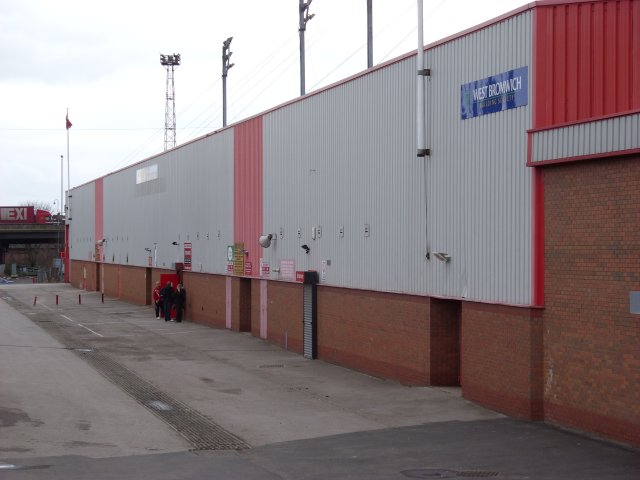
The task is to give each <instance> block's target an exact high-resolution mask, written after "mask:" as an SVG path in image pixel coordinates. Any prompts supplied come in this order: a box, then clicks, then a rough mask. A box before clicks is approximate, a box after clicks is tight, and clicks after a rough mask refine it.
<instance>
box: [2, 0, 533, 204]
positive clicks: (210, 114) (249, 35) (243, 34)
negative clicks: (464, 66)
mask: <svg viewBox="0 0 640 480" xmlns="http://www.w3.org/2000/svg"><path fill="white" fill-rule="evenodd" d="M298 1H299V0H270V1H266V0H225V1H222V0H209V1H206V2H205V1H196V0H180V1H179V2H178V1H166V0H153V1H151V0H127V1H124V0H111V1H110V2H92V1H87V0H82V1H80V0H78V1H76V0H57V1H51V0H2V1H1V2H0V58H1V59H2V62H1V63H0V92H1V95H2V98H3V102H4V113H3V115H1V116H0V205H19V204H24V203H25V202H28V201H32V200H35V201H39V202H44V203H48V204H51V205H53V203H54V200H55V202H56V205H55V206H54V210H55V211H57V210H58V209H59V206H58V204H59V203H60V176H61V175H60V155H64V189H65V190H66V188H67V135H66V129H65V115H66V111H67V108H68V109H69V119H70V120H71V122H72V123H73V127H72V128H71V129H70V131H69V134H70V137H69V138H70V152H69V157H70V165H71V172H70V177H71V186H72V187H73V186H77V185H80V184H82V183H85V182H88V181H91V180H93V179H95V178H97V177H100V176H103V175H105V174H107V173H109V172H112V171H114V170H117V169H119V168H122V167H124V166H127V165H130V164H132V163H135V162H138V161H140V160H143V159H145V158H147V157H149V156H152V155H155V154H157V153H160V152H162V151H163V149H164V123H165V93H166V83H165V82H166V71H165V69H164V67H162V66H161V65H160V59H159V56H160V54H161V53H165V54H169V53H180V54H181V57H182V65H181V66H180V67H178V68H177V69H176V71H175V101H176V125H177V134H176V138H177V143H178V144H181V143H184V142H186V141H188V140H190V139H193V138H196V137H198V136H201V135H204V134H206V133H208V132H211V131H214V130H217V129H218V128H220V127H221V126H222V80H221V69H222V60H221V54H222V42H223V40H225V39H226V38H227V37H230V36H232V37H233V41H232V43H231V51H232V52H233V53H232V57H231V61H232V62H233V63H235V66H234V67H233V68H232V69H231V70H229V76H228V78H227V123H228V124H232V123H235V122H238V121H240V120H242V119H244V118H247V117H249V116H252V115H254V114H256V113H259V112H261V111H264V110H266V109H268V108H270V107H273V106H276V105H278V104H280V103H282V102H285V101H287V100H290V99H292V98H295V97H297V96H298V95H299V93H300V83H299V82H300V70H299V36H298ZM366 3H367V2H366V0H313V2H312V4H311V7H310V10H309V11H310V13H313V14H315V17H314V18H313V19H312V20H311V21H309V23H308V24H307V32H306V67H307V68H306V90H307V92H310V91H313V90H315V89H318V88H320V87H323V86H326V85H328V84H331V83H334V82H336V81H338V80H340V79H343V78H345V77H348V76H350V75H352V74H354V73H357V72H359V71H362V70H364V69H366V66H367V48H366V40H367V38H366ZM525 3H527V2H526V0H491V1H486V2H483V1H479V0H424V21H425V25H424V40H425V44H428V43H431V42H433V41H436V40H438V39H441V38H444V37H446V36H449V35H451V34H454V33H457V32H459V31H462V30H464V29H466V28H469V27H472V26H475V25H478V24H480V23H482V22H484V21H486V20H489V19H491V18H494V17H497V16H499V15H501V14H503V13H506V12H508V11H511V10H513V9H515V8H517V7H519V6H522V5H524V4H525ZM416 27H417V7H416V1H415V0H373V31H374V39H373V59H374V65H375V64H378V63H381V62H384V61H387V60H390V59H392V58H394V57H397V56H400V55H402V54H404V53H407V52H410V51H412V50H415V49H416V47H417V29H416Z"/></svg>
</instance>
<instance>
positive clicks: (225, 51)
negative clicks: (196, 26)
mask: <svg viewBox="0 0 640 480" xmlns="http://www.w3.org/2000/svg"><path fill="white" fill-rule="evenodd" d="M231 40H233V37H229V38H227V39H226V40H225V41H224V42H222V126H223V127H226V126H227V73H228V72H229V69H230V68H231V67H233V65H234V64H233V63H229V60H230V59H231V55H232V54H233V52H231Z"/></svg>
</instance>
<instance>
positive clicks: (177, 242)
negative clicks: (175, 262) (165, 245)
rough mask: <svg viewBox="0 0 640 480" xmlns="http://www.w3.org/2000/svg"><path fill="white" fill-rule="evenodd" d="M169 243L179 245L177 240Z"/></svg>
mask: <svg viewBox="0 0 640 480" xmlns="http://www.w3.org/2000/svg"><path fill="white" fill-rule="evenodd" d="M171 245H180V243H179V242H171Z"/></svg>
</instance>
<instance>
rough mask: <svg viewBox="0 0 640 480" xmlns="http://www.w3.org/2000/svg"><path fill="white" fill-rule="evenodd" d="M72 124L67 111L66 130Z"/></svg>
mask: <svg viewBox="0 0 640 480" xmlns="http://www.w3.org/2000/svg"><path fill="white" fill-rule="evenodd" d="M72 126H73V124H72V123H71V122H70V121H69V112H67V130H69V129H70V128H71V127H72Z"/></svg>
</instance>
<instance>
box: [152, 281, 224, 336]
mask: <svg viewBox="0 0 640 480" xmlns="http://www.w3.org/2000/svg"><path fill="white" fill-rule="evenodd" d="M182 275H183V276H182V281H183V285H184V288H185V289H186V290H187V308H186V309H185V318H186V319H187V320H190V321H192V322H196V323H202V324H204V325H210V326H212V327H216V328H226V323H225V319H226V316H225V315H226V296H225V295H226V283H225V282H226V277H225V276H222V275H208V274H203V273H193V272H183V273H182ZM158 278H160V276H159V274H158ZM154 280H155V278H154ZM154 283H155V282H154Z"/></svg>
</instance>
